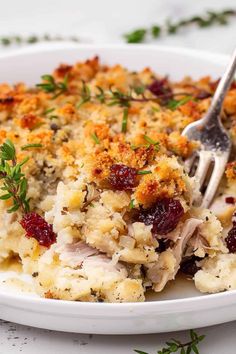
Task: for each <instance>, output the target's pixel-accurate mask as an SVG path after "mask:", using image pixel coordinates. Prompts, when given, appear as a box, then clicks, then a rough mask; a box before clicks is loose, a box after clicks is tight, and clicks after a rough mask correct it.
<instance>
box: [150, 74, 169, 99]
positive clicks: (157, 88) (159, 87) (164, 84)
mask: <svg viewBox="0 0 236 354" xmlns="http://www.w3.org/2000/svg"><path fill="white" fill-rule="evenodd" d="M148 89H149V91H151V93H152V94H153V95H155V96H162V95H163V96H164V95H166V96H168V97H167V98H171V97H172V96H173V92H172V89H171V88H170V86H169V85H168V80H167V79H166V78H163V79H161V80H158V79H155V80H154V81H153V82H152V83H151V84H150V85H149V86H148Z"/></svg>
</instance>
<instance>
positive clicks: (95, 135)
mask: <svg viewBox="0 0 236 354" xmlns="http://www.w3.org/2000/svg"><path fill="white" fill-rule="evenodd" d="M91 138H92V139H93V140H94V142H95V144H100V140H99V138H98V136H97V134H96V133H93V134H91Z"/></svg>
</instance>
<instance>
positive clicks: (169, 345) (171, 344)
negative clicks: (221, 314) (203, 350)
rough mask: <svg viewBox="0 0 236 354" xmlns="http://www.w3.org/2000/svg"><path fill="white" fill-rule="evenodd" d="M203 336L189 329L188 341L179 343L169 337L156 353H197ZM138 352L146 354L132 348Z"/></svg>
mask: <svg viewBox="0 0 236 354" xmlns="http://www.w3.org/2000/svg"><path fill="white" fill-rule="evenodd" d="M204 338H205V336H204V335H200V336H199V335H198V334H197V333H196V332H195V331H194V330H193V329H191V330H190V341H188V342H186V343H181V342H180V341H179V340H177V339H171V340H170V341H168V342H166V347H164V348H163V349H161V350H158V352H157V354H171V353H179V354H191V353H194V354H199V353H200V352H199V349H198V344H199V343H200V342H201V341H202V340H203V339H204ZM134 351H135V352H136V353H138V354H148V353H147V352H144V351H142V350H137V349H135V350H134Z"/></svg>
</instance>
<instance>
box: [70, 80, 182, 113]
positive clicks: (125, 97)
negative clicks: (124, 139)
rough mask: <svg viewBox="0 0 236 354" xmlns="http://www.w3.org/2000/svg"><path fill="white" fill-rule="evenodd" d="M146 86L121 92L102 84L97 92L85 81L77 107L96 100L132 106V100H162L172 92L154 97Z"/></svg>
mask: <svg viewBox="0 0 236 354" xmlns="http://www.w3.org/2000/svg"><path fill="white" fill-rule="evenodd" d="M145 89H146V87H145V86H137V87H131V88H130V90H129V92H126V93H124V92H121V91H120V90H118V89H113V88H112V87H110V89H109V90H108V91H104V89H103V88H102V87H100V86H97V90H98V92H97V93H95V94H92V93H91V90H90V87H89V86H88V85H87V84H86V83H85V82H83V85H82V89H81V92H80V96H81V100H80V101H79V103H78V104H77V109H79V108H80V107H81V106H82V105H83V104H84V103H86V102H96V101H99V102H100V103H105V104H107V105H108V106H115V105H117V106H120V107H126V108H128V107H130V104H131V102H141V103H142V102H150V101H151V102H157V103H158V102H160V100H163V99H169V98H170V93H164V94H160V95H155V96H153V97H150V96H146V95H145ZM183 95H187V93H185V92H178V93H174V94H173V93H172V94H171V96H175V97H176V96H183Z"/></svg>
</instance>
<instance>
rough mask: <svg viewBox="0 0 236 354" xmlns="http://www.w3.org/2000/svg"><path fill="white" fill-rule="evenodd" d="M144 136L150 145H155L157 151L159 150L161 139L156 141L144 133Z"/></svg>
mask: <svg viewBox="0 0 236 354" xmlns="http://www.w3.org/2000/svg"><path fill="white" fill-rule="evenodd" d="M143 138H144V139H145V140H146V141H147V142H148V144H149V145H154V147H155V150H156V151H158V150H159V145H160V143H159V141H155V140H153V139H151V138H150V137H149V136H147V135H144V137H143Z"/></svg>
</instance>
